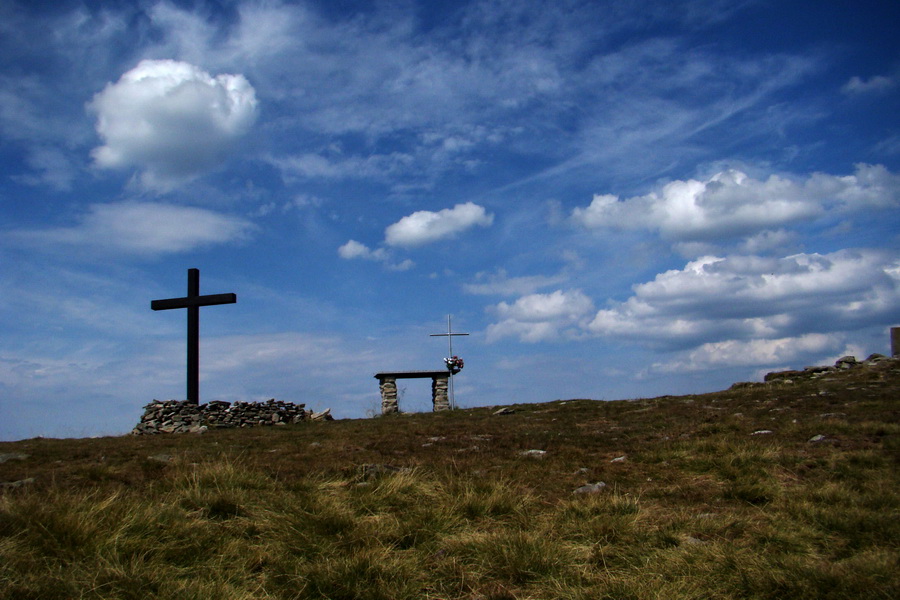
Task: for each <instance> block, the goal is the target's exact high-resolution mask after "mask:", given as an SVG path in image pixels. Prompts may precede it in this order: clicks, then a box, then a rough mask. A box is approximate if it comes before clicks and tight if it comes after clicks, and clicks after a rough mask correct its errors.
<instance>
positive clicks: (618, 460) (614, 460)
mask: <svg viewBox="0 0 900 600" xmlns="http://www.w3.org/2000/svg"><path fill="white" fill-rule="evenodd" d="M609 462H611V463H623V462H625V457H624V456H617V457H616V458H614V459H612V460H611V461H609Z"/></svg>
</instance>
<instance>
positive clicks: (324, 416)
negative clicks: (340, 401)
mask: <svg viewBox="0 0 900 600" xmlns="http://www.w3.org/2000/svg"><path fill="white" fill-rule="evenodd" d="M309 420H310V421H334V417H332V416H331V409H330V408H326V409H325V410H323V411H322V412H317V413H313V414H312V416H310V417H309ZM295 423H296V421H295Z"/></svg>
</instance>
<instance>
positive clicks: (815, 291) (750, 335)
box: [588, 250, 900, 347]
mask: <svg viewBox="0 0 900 600" xmlns="http://www.w3.org/2000/svg"><path fill="white" fill-rule="evenodd" d="M633 290H634V295H633V296H632V297H630V298H629V299H627V300H626V301H624V302H621V303H616V304H612V305H611V306H610V307H609V308H604V309H602V310H600V311H598V312H597V314H596V315H595V317H594V318H593V320H592V321H591V322H590V324H589V326H588V328H589V330H590V331H591V332H592V333H594V334H596V335H601V336H609V337H618V338H622V339H629V340H635V341H640V342H643V343H647V344H651V345H659V346H675V347H677V346H681V347H698V346H702V345H703V344H710V343H716V342H723V341H729V340H751V339H756V340H770V341H771V340H777V339H779V338H786V337H793V336H797V335H802V334H807V333H829V332H836V331H849V330H852V329H854V328H862V327H865V326H871V325H875V324H878V323H884V322H889V321H891V320H892V319H895V318H896V317H897V316H898V309H897V308H896V307H897V306H898V305H900V259H898V258H897V257H896V256H893V255H892V254H891V253H888V252H882V251H875V250H860V251H853V250H841V251H838V252H834V253H831V254H797V255H793V256H787V257H783V258H761V257H755V256H732V257H726V258H720V257H704V258H700V259H698V260H695V261H691V262H689V263H688V264H687V265H686V266H685V267H684V269H673V270H670V271H666V272H665V273H661V274H659V275H657V276H656V278H655V279H654V280H653V281H649V282H647V283H642V284H638V285H635V286H634V287H633Z"/></svg>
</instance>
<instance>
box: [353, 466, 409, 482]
mask: <svg viewBox="0 0 900 600" xmlns="http://www.w3.org/2000/svg"><path fill="white" fill-rule="evenodd" d="M409 471H410V469H409V468H408V467H398V466H395V465H384V464H382V465H377V464H372V465H360V466H358V467H357V468H356V477H357V479H361V480H363V481H372V480H374V479H379V478H381V477H384V476H385V475H392V474H394V473H408V472H409Z"/></svg>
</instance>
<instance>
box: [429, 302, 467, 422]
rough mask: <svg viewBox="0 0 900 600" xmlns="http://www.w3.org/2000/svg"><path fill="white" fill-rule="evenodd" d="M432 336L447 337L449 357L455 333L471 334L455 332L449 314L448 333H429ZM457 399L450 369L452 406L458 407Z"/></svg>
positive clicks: (451, 354)
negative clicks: (454, 394) (454, 395)
mask: <svg viewBox="0 0 900 600" xmlns="http://www.w3.org/2000/svg"><path fill="white" fill-rule="evenodd" d="M429 335H430V337H445V336H446V338H447V346H448V351H449V354H448V355H447V357H448V358H452V357H453V336H455V335H469V334H468V333H453V321H452V320H451V315H447V333H432V334H429ZM455 404H456V400H455V398H454V397H453V371H452V370H451V371H450V408H456V405H455Z"/></svg>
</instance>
